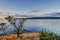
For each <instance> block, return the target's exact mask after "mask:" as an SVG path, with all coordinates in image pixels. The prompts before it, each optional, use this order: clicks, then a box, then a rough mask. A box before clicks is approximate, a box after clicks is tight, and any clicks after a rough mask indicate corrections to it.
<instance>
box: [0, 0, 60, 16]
mask: <svg viewBox="0 0 60 40" xmlns="http://www.w3.org/2000/svg"><path fill="white" fill-rule="evenodd" d="M8 11H9V12H10V11H12V12H20V13H19V14H33V15H38V14H39V15H41V14H45V13H49V12H60V0H0V12H8Z"/></svg>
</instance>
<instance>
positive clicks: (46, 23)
mask: <svg viewBox="0 0 60 40" xmlns="http://www.w3.org/2000/svg"><path fill="white" fill-rule="evenodd" d="M23 28H25V29H28V30H31V31H36V32H38V31H41V30H47V31H50V32H54V33H58V34H60V19H29V20H27V21H26V22H25V23H24V25H23ZM7 30H8V31H7V32H9V33H10V32H12V30H13V27H12V26H10V27H9V28H8V29H7ZM0 32H1V31H0Z"/></svg>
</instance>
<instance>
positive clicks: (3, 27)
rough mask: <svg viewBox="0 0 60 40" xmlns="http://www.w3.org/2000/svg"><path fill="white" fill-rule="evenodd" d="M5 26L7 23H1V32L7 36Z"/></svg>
mask: <svg viewBox="0 0 60 40" xmlns="http://www.w3.org/2000/svg"><path fill="white" fill-rule="evenodd" d="M5 25H6V23H0V30H2V31H3V33H4V34H6V33H5V29H6V26H5Z"/></svg>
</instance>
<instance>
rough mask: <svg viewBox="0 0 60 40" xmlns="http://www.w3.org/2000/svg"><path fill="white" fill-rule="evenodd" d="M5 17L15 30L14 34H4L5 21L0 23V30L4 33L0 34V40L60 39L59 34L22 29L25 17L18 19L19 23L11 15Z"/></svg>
mask: <svg viewBox="0 0 60 40" xmlns="http://www.w3.org/2000/svg"><path fill="white" fill-rule="evenodd" d="M5 19H6V20H7V21H8V22H9V23H10V24H11V25H13V26H14V27H15V28H16V30H15V33H14V34H8V35H5V34H6V33H5V32H6V31H5V29H7V26H6V23H0V30H2V31H3V33H4V35H2V36H0V40H60V36H59V35H57V34H55V33H53V32H49V31H46V30H42V31H40V32H37V33H36V32H29V31H28V30H26V29H23V24H24V22H25V21H26V19H23V18H21V19H20V20H18V21H19V23H17V19H16V18H14V17H13V16H8V17H5ZM17 24H19V25H17Z"/></svg>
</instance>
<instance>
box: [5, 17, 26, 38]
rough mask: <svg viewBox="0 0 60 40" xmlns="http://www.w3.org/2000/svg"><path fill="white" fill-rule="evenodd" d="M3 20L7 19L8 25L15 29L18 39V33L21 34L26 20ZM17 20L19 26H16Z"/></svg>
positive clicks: (12, 18) (8, 18)
mask: <svg viewBox="0 0 60 40" xmlns="http://www.w3.org/2000/svg"><path fill="white" fill-rule="evenodd" d="M5 19H7V20H8V22H9V23H10V24H12V25H14V27H15V28H16V29H17V37H19V32H22V27H23V24H24V22H25V21H26V18H20V19H19V18H14V17H11V16H8V17H6V18H5ZM17 20H19V25H16V22H17Z"/></svg>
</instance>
